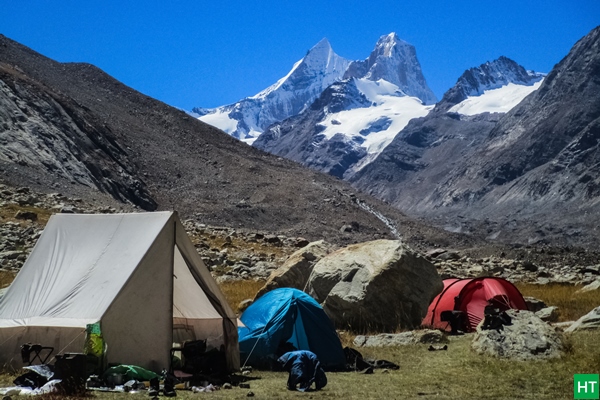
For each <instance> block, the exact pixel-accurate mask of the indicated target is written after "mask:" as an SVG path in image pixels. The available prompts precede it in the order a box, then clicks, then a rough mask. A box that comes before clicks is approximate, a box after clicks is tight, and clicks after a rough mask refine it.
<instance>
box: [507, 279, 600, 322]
mask: <svg viewBox="0 0 600 400" xmlns="http://www.w3.org/2000/svg"><path fill="white" fill-rule="evenodd" d="M516 286H517V288H518V289H519V290H520V291H521V293H522V294H523V296H531V297H535V298H536V299H540V300H542V301H543V302H544V303H546V305H548V306H556V307H558V311H559V321H574V320H577V319H579V318H581V317H582V316H583V315H585V314H587V313H588V312H590V311H591V310H592V309H594V308H595V307H598V306H599V305H600V290H592V291H589V292H584V293H576V292H577V291H578V290H579V289H581V287H582V286H576V285H564V284H559V283H549V284H547V285H534V284H529V283H517V284H516Z"/></svg>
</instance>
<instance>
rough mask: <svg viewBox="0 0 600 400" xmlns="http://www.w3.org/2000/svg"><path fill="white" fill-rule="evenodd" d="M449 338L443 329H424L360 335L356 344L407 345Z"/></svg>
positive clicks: (368, 345)
mask: <svg viewBox="0 0 600 400" xmlns="http://www.w3.org/2000/svg"><path fill="white" fill-rule="evenodd" d="M446 342H448V338H447V337H446V335H444V334H443V333H442V332H441V331H439V330H435V329H422V330H415V331H407V332H401V333H382V334H380V335H373V336H364V335H358V336H356V338H355V339H354V345H355V346H358V347H386V346H406V345H414V344H419V343H446Z"/></svg>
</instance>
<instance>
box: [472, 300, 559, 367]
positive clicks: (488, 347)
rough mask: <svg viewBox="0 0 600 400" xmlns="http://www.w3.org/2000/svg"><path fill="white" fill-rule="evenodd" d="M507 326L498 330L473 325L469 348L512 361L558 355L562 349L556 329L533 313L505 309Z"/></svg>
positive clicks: (547, 357)
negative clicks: (473, 331)
mask: <svg viewBox="0 0 600 400" xmlns="http://www.w3.org/2000/svg"><path fill="white" fill-rule="evenodd" d="M506 313H507V314H508V315H509V316H510V317H511V320H512V321H511V325H504V326H503V327H502V328H500V329H487V330H485V329H482V325H483V321H482V322H481V323H480V324H479V325H478V326H477V332H476V333H475V336H474V337H473V342H472V343H471V348H472V349H473V350H475V352H477V353H479V354H486V355H490V356H494V357H499V358H510V359H515V360H521V361H525V360H537V359H550V358H560V356H561V352H562V349H563V343H562V337H561V335H560V333H559V332H558V330H557V329H556V328H554V327H552V326H550V325H549V324H547V323H546V322H544V321H542V320H541V319H540V318H539V317H538V316H537V315H535V313H533V312H531V311H525V310H507V311H506Z"/></svg>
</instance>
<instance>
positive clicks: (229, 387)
mask: <svg viewBox="0 0 600 400" xmlns="http://www.w3.org/2000/svg"><path fill="white" fill-rule="evenodd" d="M232 388H233V386H231V383H224V384H223V389H232Z"/></svg>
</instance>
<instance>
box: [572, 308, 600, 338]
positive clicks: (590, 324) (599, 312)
mask: <svg viewBox="0 0 600 400" xmlns="http://www.w3.org/2000/svg"><path fill="white" fill-rule="evenodd" d="M590 329H600V307H596V308H594V309H593V310H592V311H590V312H589V313H587V314H585V315H584V316H583V317H581V318H579V319H578V320H577V321H575V323H573V325H571V326H570V327H568V328H567V329H565V332H573V331H578V330H590Z"/></svg>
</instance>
